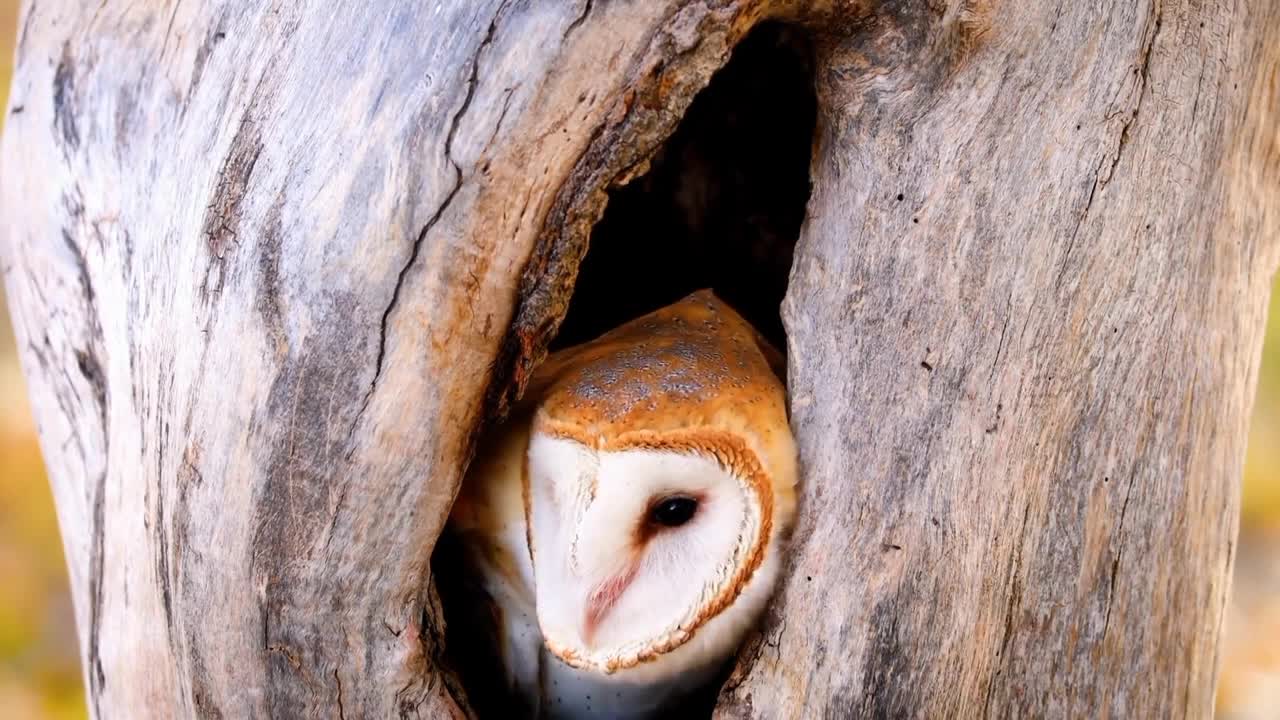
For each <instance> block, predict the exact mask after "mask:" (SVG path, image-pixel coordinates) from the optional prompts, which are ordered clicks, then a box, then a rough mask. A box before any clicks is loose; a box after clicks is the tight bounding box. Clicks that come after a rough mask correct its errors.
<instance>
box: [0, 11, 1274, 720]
mask: <svg viewBox="0 0 1280 720" xmlns="http://www.w3.org/2000/svg"><path fill="white" fill-rule="evenodd" d="M25 6H26V7H25V10H24V12H23V17H22V20H21V25H20V36H19V39H18V54H17V58H18V60H17V70H16V74H15V77H14V81H13V89H12V94H11V100H10V106H9V108H8V109H7V111H6V112H7V114H8V116H7V118H6V123H5V124H6V128H5V137H4V143H3V170H4V172H3V193H2V196H3V199H2V201H0V202H2V203H3V207H2V210H0V212H2V213H3V217H4V218H5V222H4V225H3V233H4V243H3V272H4V282H5V285H6V288H7V291H8V293H9V299H10V301H11V307H12V312H13V315H14V321H15V324H16V328H17V333H18V337H19V341H20V345H21V348H22V349H21V352H22V362H23V366H24V368H25V371H26V374H27V377H28V380H29V389H30V393H31V398H32V402H33V404H34V406H35V408H36V412H37V420H38V422H39V427H40V433H41V442H42V447H43V450H44V453H45V457H46V459H47V462H48V467H49V472H50V476H51V480H52V483H53V487H54V491H55V495H56V500H57V505H58V512H59V516H60V521H61V525H62V529H63V535H64V540H65V547H66V553H67V560H68V565H69V567H70V572H71V580H72V588H73V593H74V597H75V607H76V615H77V622H78V624H79V629H80V637H81V644H82V654H83V659H84V668H85V680H86V689H87V692H88V698H89V704H90V706H91V708H92V709H93V712H94V715H95V716H96V717H98V718H124V717H138V716H140V715H154V716H157V717H175V716H200V717H227V718H233V717H256V716H263V715H274V716H325V717H329V716H333V717H347V718H353V717H387V716H390V715H396V714H399V715H400V716H421V717H445V716H464V715H466V714H467V713H468V712H469V710H468V703H467V701H466V699H465V693H463V692H462V690H461V689H460V688H461V686H460V685H459V683H458V682H457V680H456V679H455V677H454V675H453V674H452V673H451V672H450V671H449V669H448V667H449V663H448V662H447V661H446V660H445V659H444V656H443V652H444V647H443V642H442V621H441V613H440V610H439V603H438V601H437V600H436V595H435V592H434V590H433V584H432V579H431V576H430V564H429V559H430V555H431V550H432V547H433V545H434V543H435V541H436V539H437V537H438V535H439V533H440V531H441V528H442V524H443V522H444V518H445V516H446V514H447V511H448V508H449V506H450V502H451V499H452V497H453V496H454V493H455V490H456V488H457V485H458V482H459V478H460V475H461V473H462V472H463V469H464V467H465V465H466V463H467V461H468V454H469V452H470V449H471V447H472V443H473V439H474V437H475V433H476V431H477V429H478V428H479V427H480V426H481V425H482V423H483V422H484V421H485V420H486V419H488V418H494V417H497V416H499V415H500V414H501V412H502V410H503V409H504V408H505V407H506V406H507V404H508V403H509V402H510V401H511V400H512V399H513V398H514V397H515V396H517V395H518V394H519V392H520V389H521V386H522V383H523V382H524V381H525V379H526V378H527V377H528V375H529V371H530V368H531V367H532V366H533V365H534V364H536V363H537V362H538V360H539V359H540V357H541V356H542V354H543V352H544V350H545V348H546V346H547V344H548V342H549V341H550V340H551V338H552V337H553V335H554V334H555V332H556V329H557V327H558V324H559V322H560V320H561V319H562V318H563V317H564V315H565V312H566V308H567V306H568V303H569V298H570V297H571V294H572V291H573V288H574V283H575V275H576V272H577V269H578V264H579V261H580V260H581V258H582V256H583V253H584V252H585V251H586V249H587V240H588V237H589V233H590V231H591V228H592V226H593V223H595V222H596V220H597V219H598V218H599V217H600V215H601V213H602V212H603V209H604V207H605V201H606V192H607V191H608V190H609V188H611V187H614V186H618V185H621V184H623V183H624V182H625V181H627V180H628V179H629V178H632V177H635V176H637V175H639V174H640V173H642V172H643V171H644V170H645V166H646V163H647V161H648V160H649V158H650V157H651V156H652V155H653V153H654V152H655V151H656V150H657V149H658V148H659V147H660V145H661V143H662V142H663V140H664V139H665V138H666V137H668V136H669V135H670V134H671V133H672V131H673V130H674V128H675V127H676V126H677V123H678V122H679V120H680V119H681V117H682V114H683V113H684V112H685V110H686V108H687V107H688V106H689V103H690V102H691V101H692V100H693V98H694V97H695V95H696V94H697V93H698V91H699V90H700V89H701V88H703V87H704V86H705V85H706V84H707V83H708V82H709V80H710V79H711V78H712V76H713V73H714V72H715V71H716V70H717V68H719V67H720V66H721V65H723V64H724V63H725V62H726V60H727V59H728V58H729V56H730V54H731V51H732V49H733V48H734V46H735V45H736V44H737V43H738V42H739V41H740V40H741V39H742V38H743V37H744V36H746V35H747V33H748V32H749V31H750V30H751V29H752V28H753V27H755V26H756V25H758V24H759V23H761V22H764V21H766V20H771V19H772V20H781V21H785V22H788V23H792V24H794V25H795V26H796V27H798V28H801V29H803V31H805V32H807V33H809V34H810V35H811V38H812V43H813V48H814V56H813V86H814V88H815V89H816V95H817V118H818V119H817V130H816V135H815V137H814V140H813V143H814V145H813V153H814V155H813V160H812V165H811V181H812V187H813V189H812V195H811V197H810V199H809V201H808V206H807V211H806V214H805V222H804V226H803V229H802V231H801V232H800V239H799V243H798V245H797V246H796V248H795V257H794V264H793V265H792V267H791V270H790V279H789V287H788V290H787V295H786V300H785V302H784V303H783V312H782V314H783V320H784V323H785V328H786V331H787V348H788V363H789V365H788V375H789V393H790V402H791V411H792V421H793V425H794V428H795V432H796V434H797V437H798V440H799V444H800V448H801V464H802V470H803V483H804V491H803V496H802V518H801V521H800V523H799V527H798V529H797V531H796V536H795V541H794V556H793V558H792V560H791V562H790V564H789V570H788V572H787V578H786V580H785V581H784V584H783V587H782V588H781V589H780V591H779V593H778V596H777V598H776V600H775V602H774V604H773V607H772V608H771V610H770V612H769V614H768V617H767V618H766V621H765V622H764V624H763V627H762V629H761V632H760V634H759V636H758V637H757V638H755V639H754V640H752V641H751V642H749V643H748V646H747V647H745V648H744V651H743V653H742V654H741V657H740V660H739V663H738V666H737V667H736V669H735V670H734V672H733V674H732V676H731V677H730V678H729V679H728V681H727V683H726V684H725V686H724V688H723V689H722V691H721V695H720V703H719V708H718V711H717V712H718V713H720V714H721V715H723V716H726V717H761V718H780V717H817V716H821V715H822V714H823V713H834V714H836V715H837V716H866V717H982V716H993V717H1023V716H1027V717H1032V716H1034V717H1041V716H1044V717H1072V716H1081V715H1090V716H1093V715H1098V716H1106V715H1108V714H1110V715H1113V716H1144V717H1188V716H1189V717H1204V716H1206V715H1207V714H1208V713H1209V712H1210V709H1211V705H1212V697H1213V689H1214V682H1215V675H1216V671H1217V665H1218V657H1217V643H1218V639H1219V635H1220V625H1221V621H1222V617H1223V605H1224V602H1225V598H1226V595H1227V592H1228V586H1229V577H1230V569H1231V565H1232V555H1233V542H1234V537H1235V532H1236V522H1237V521H1236V518H1237V505H1238V492H1237V482H1238V478H1239V476H1240V471H1241V463H1242V458H1243V449H1244V439H1245V429H1246V424H1247V419H1248V417H1249V410H1250V405H1251V398H1252V395H1253V388H1254V382H1255V377H1256V374H1257V367H1258V360H1259V355H1260V347H1261V342H1262V336H1263V320H1264V316H1265V309H1266V304H1267V298H1268V293H1269V285H1270V281H1271V276H1272V272H1273V270H1274V268H1275V266H1276V260H1277V253H1276V245H1277V234H1278V230H1280V228H1278V227H1277V226H1278V225H1280V204H1278V203H1277V197H1280V137H1278V135H1277V132H1278V131H1277V127H1278V124H1280V3H1277V2H1274V0H1243V1H1242V2H1239V3H1229V4H1223V3H1214V2H1209V3H1200V2H1189V1H1188V0H1142V1H1140V2H1136V3H1130V2H1120V1H1119V0H1106V1H1104V2H1095V3H1079V2H1072V1H1070V0H1027V1H1026V2H1001V3H997V2H985V1H970V2H961V1H960V0H949V1H943V0H893V1H890V0H861V1H857V0H853V1H850V2H816V3H800V2H795V1H794V0H715V1H711V2H690V1H688V0H653V1H652V2H592V0H586V1H585V2H574V3H570V2H511V1H510V0H465V1H463V0H450V1H447V2H440V3H411V2H397V1H394V0H369V1H368V2H360V3H320V2H297V3H283V2H278V1H276V0H254V1H251V2H244V3H224V2H213V3H179V2H174V3H169V4H167V5H166V6H165V7H163V8H161V7H160V6H159V5H158V4H155V3H145V4H128V3H125V4H120V3H73V2H66V1H64V0H46V1H44V2H39V3H37V2H34V0H31V1H29V2H26V3H25ZM741 152H742V153H743V154H744V155H746V154H750V153H752V152H754V150H753V148H752V147H743V148H742V149H741Z"/></svg>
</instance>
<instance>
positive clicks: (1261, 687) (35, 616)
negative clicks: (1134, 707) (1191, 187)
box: [0, 0, 1280, 720]
mask: <svg viewBox="0 0 1280 720" xmlns="http://www.w3.org/2000/svg"><path fill="white" fill-rule="evenodd" d="M16 25H17V3H16V2H15V0H0V99H5V102H4V104H3V105H0V107H3V108H6V113H7V108H8V102H7V98H8V91H9V78H10V75H11V72H12V66H13V40H14V30H15V28H16ZM0 122H3V121H2V120H0ZM1277 202H1280V198H1277ZM0 222H3V218H0ZM1238 547H1239V560H1238V562H1237V568H1236V576H1235V581H1234V593H1233V597H1232V601H1231V607H1230V610H1229V616H1228V619H1227V637H1226V639H1225V641H1224V645H1223V648H1224V651H1223V674H1222V683H1221V687H1220V691H1219V702H1218V710H1219V717H1222V718H1227V719H1228V720H1274V719H1275V718H1280V288H1278V292H1277V293H1276V299H1275V300H1273V302H1272V307H1271V315H1270V321H1269V324H1268V327H1267V348H1266V352H1265V354H1264V357H1263V363H1262V371H1261V377H1260V379H1259V383H1258V398H1257V403H1256V407H1255V411H1254V421H1253V429H1252V431H1251V434H1250V438H1249V455H1248V462H1247V465H1246V468H1245V477H1244V511H1243V518H1242V521H1241V537H1240V543H1239V545H1238ZM72 617H73V616H72V609H71V599H70V597H69V594H68V588H67V576H66V568H65V566H64V564H63V557H62V544H61V540H60V539H59V536H58V527H57V520H56V518H55V516H54V511H53V498H52V495H51V494H50V491H49V487H48V484H47V483H46V481H45V476H44V467H43V464H42V461H41V458H40V450H39V447H38V446H37V442H36V433H35V426H34V423H33V421H32V419H31V412H30V407H29V406H28V404H27V396H26V391H25V388H24V385H23V380H22V375H21V372H20V370H19V368H18V361H17V357H16V349H15V347H14V339H13V335H12V331H11V328H10V326H9V315H8V311H7V307H6V306H5V303H4V300H3V298H0V717H3V718H7V719H9V720H25V719H28V718H31V719H35V718H82V717H86V716H87V713H86V709H85V704H84V693H83V689H82V684H81V675H80V663H79V656H78V645H77V642H76V634H75V626H74V621H73V619H72Z"/></svg>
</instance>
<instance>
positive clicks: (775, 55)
mask: <svg viewBox="0 0 1280 720" xmlns="http://www.w3.org/2000/svg"><path fill="white" fill-rule="evenodd" d="M816 113H817V100H816V98H815V96H814V92H813V67H812V54H811V48H810V46H809V38H808V36H807V34H806V33H805V32H804V31H803V30H800V29H798V28H794V27H791V26H788V25H783V24H776V23H769V24H765V25H762V26H761V27H759V28H757V29H755V30H754V31H752V32H751V34H749V35H748V36H747V37H746V38H745V39H744V40H743V41H742V42H741V43H740V44H739V45H738V46H737V47H736V48H735V49H734V51H733V55H732V57H731V58H730V59H729V62H728V63H727V64H726V65H725V66H724V68H722V69H721V70H720V71H719V72H718V73H716V75H715V76H714V77H713V78H712V79H711V82H710V84H708V86H707V87H706V89H704V90H703V91H702V92H701V93H699V94H698V96H697V97H696V98H694V101H693V103H692V104H691V105H690V107H689V110H688V112H687V113H686V114H685V117H684V119H683V120H681V122H680V125H679V126H678V127H677V128H676V131H675V132H674V133H673V134H672V136H671V138H670V139H668V140H667V142H666V143H665V144H664V145H663V146H662V148H661V149H659V150H658V152H657V153H655V154H654V156H653V159H652V161H651V163H650V167H649V171H648V172H647V173H645V174H644V175H642V176H640V177H639V178H636V179H635V180H633V181H632V182H631V183H629V184H627V185H624V186H622V187H619V188H616V189H614V190H612V191H611V192H610V193H609V202H608V205H607V206H606V208H605V212H604V216H603V217H602V218H601V219H600V222H599V223H597V224H596V226H595V228H594V230H593V231H592V233H591V241H590V244H589V245H588V248H589V249H588V250H587V254H586V257H585V258H584V259H583V261H582V265H581V266H580V267H579V269H578V279H577V282H576V284H575V286H574V293H573V298H572V300H571V301H570V304H569V312H568V314H567V315H566V316H565V319H564V322H563V324H562V325H561V326H560V332H559V334H558V335H557V336H556V339H555V341H554V342H553V343H552V349H553V350H555V349H559V348H562V347H568V346H572V345H575V344H577V343H580V342H584V341H586V340H590V339H592V338H594V337H596V336H597V335H600V334H601V333H603V332H605V331H607V330H610V329H612V328H614V327H617V326H618V325H621V324H622V323H624V322H626V321H627V320H631V319H632V318H635V317H638V316H640V315H643V314H645V313H647V312H650V311H653V310H657V309H658V308H661V307H664V306H666V305H669V304H671V303H673V302H675V301H676V300H679V299H680V298H682V297H684V296H685V295H688V294H689V293H691V292H694V291H696V290H700V289H702V288H711V289H712V290H714V291H715V293H716V294H717V295H719V296H720V298H721V299H722V300H724V301H725V302H726V303H728V304H729V305H731V306H732V307H733V308H734V309H735V310H737V311H738V312H739V313H741V314H742V315H743V317H745V318H746V319H747V320H749V321H750V322H751V324H753V325H755V326H756V328H758V329H759V330H760V331H761V332H762V333H763V334H764V335H765V337H767V338H768V339H769V341H770V342H771V343H773V345H774V346H775V347H777V348H778V349H779V350H781V351H784V352H785V350H786V342H785V340H786V338H785V336H784V333H783V328H782V319H781V317H780V315H779V306H780V305H781V303H782V296H783V294H784V293H785V292H786V289H787V275H788V273H789V272H790V270H791V255H792V251H793V249H794V247H795V243H796V238H797V237H798V236H799V234H800V224H801V223H802V222H803V220H804V211H805V204H806V203H807V202H808V199H809V157H810V149H811V147H812V138H813V131H814V122H815V117H816Z"/></svg>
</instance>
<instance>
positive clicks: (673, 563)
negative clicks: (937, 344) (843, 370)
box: [524, 291, 796, 679]
mask: <svg viewBox="0 0 1280 720" xmlns="http://www.w3.org/2000/svg"><path fill="white" fill-rule="evenodd" d="M767 352H769V349H768V348H767V347H766V346H764V345H763V341H762V340H761V339H760V338H759V336H758V335H757V334H756V333H755V331H754V330H753V329H752V328H751V326H750V325H748V324H747V323H746V321H744V320H743V319H742V318H741V317H739V316H738V315H737V314H736V313H734V312H733V310H731V309H730V308H729V307H728V306H726V305H724V304H723V303H721V302H720V301H719V300H718V299H716V298H715V296H714V295H712V294H711V293H710V292H707V291H703V292H700V293H696V294H694V295H692V296H690V297H688V298H686V299H685V300H683V301H681V302H679V303H677V304H675V305H672V306H670V307H667V308H664V309H663V310H660V311H658V312H656V313H653V314H651V315H648V316H645V317H643V318H640V319H638V320H636V321H633V322H631V323H628V324H627V325H624V326H622V327H620V328H618V329H617V330H614V331H613V332H611V333H609V334H607V335H605V336H603V337H601V338H599V339H597V340H595V341H593V342H591V343H588V344H586V345H583V346H579V347H577V348H573V349H571V350H568V351H565V352H563V353H561V354H559V355H556V356H553V357H552V358H551V359H550V360H548V361H547V363H545V364H544V366H543V368H542V369H541V370H540V372H539V375H538V378H537V379H535V383H537V384H538V385H539V386H540V387H539V388H538V389H537V391H536V392H537V394H538V396H539V397H540V398H541V399H542V400H541V403H540V405H539V407H538V410H537V411H536V414H535V416H534V419H533V423H532V427H531V435H530V440H529V450H528V456H527V462H528V467H527V472H526V473H525V477H526V479H527V484H526V486H525V489H524V497H525V511H526V517H527V519H528V523H527V527H528V532H529V546H530V552H531V556H532V560H533V568H534V576H535V578H536V582H535V588H536V590H535V594H536V610H537V616H538V622H539V625H540V627H541V629H542V634H543V636H544V638H545V642H546V645H547V648H548V649H549V650H550V651H551V652H552V653H553V654H554V655H555V656H557V657H558V658H559V659H560V660H562V661H564V662H565V663H568V664H569V665H571V666H573V667H576V668H579V669H584V670H591V671H596V672H600V673H605V674H614V673H618V674H619V675H622V674H626V675H628V676H648V678H647V679H651V678H652V677H653V676H654V675H655V674H656V675H662V674H665V673H675V672H681V671H684V670H687V669H689V668H690V667H692V666H707V665H710V664H715V663H718V662H719V661H722V660H724V659H725V658H726V657H727V656H728V655H729V654H730V653H732V652H733V651H734V650H735V648H736V647H737V645H738V644H739V642H740V641H741V639H742V637H743V634H744V633H745V631H746V629H747V628H748V627H749V626H750V624H751V623H752V622H753V621H754V620H755V619H756V617H757V616H758V615H759V613H760V611H761V609H762V608H763V607H764V604H765V602H766V601H767V599H768V596H769V594H770V592H771V591H772V588H773V585H774V581H775V579H776V577H777V573H778V568H779V560H780V557H779V555H780V552H781V547H780V546H781V543H782V539H783V537H784V535H785V532H786V530H787V529H788V527H789V525H790V523H791V520H792V516H793V515H794V508H795V500H794V498H795V482H796V459H795V456H796V451H795V444H794V441H793V439H792V436H791V432H790V429H789V426H788V424H787V417H786V409H785V393H784V390H783V386H782V382H781V381H780V380H779V378H778V377H777V375H775V374H774V371H773V370H772V369H771V367H770V363H769V362H768V361H767V359H766V353H767Z"/></svg>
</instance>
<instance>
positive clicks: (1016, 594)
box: [983, 503, 1031, 717]
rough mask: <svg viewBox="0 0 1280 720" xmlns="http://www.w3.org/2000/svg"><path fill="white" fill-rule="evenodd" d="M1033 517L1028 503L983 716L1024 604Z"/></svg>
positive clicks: (1015, 555) (985, 715)
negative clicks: (1029, 528) (1029, 525)
mask: <svg viewBox="0 0 1280 720" xmlns="http://www.w3.org/2000/svg"><path fill="white" fill-rule="evenodd" d="M1030 517H1031V504H1030V503H1027V506H1026V508H1025V509H1024V510H1023V511H1022V525H1021V526H1020V528H1019V530H1018V540H1019V542H1018V549H1017V550H1016V551H1015V552H1014V554H1013V568H1012V570H1011V571H1010V573H1009V574H1010V580H1009V583H1010V587H1009V599H1008V601H1007V603H1006V605H1005V613H1004V636H1003V637H1002V638H1001V640H1000V652H999V654H998V655H997V656H996V666H995V668H994V669H993V670H992V672H991V680H990V681H989V682H988V683H987V701H986V705H985V709H984V710H983V717H991V700H992V698H993V697H994V696H995V690H996V681H997V680H999V679H1000V672H1001V667H1002V666H1003V665H1004V662H1005V659H1006V657H1007V656H1008V651H1009V643H1010V641H1011V640H1012V639H1013V625H1014V614H1015V612H1016V611H1017V608H1018V606H1019V605H1021V604H1022V578H1021V575H1022V551H1023V548H1025V547H1026V544H1027V521H1028V520H1029V519H1030Z"/></svg>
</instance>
